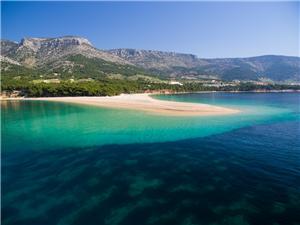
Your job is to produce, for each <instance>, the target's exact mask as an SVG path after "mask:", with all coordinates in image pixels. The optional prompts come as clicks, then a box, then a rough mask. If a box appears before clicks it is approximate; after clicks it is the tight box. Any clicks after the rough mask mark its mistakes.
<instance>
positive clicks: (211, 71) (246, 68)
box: [108, 49, 300, 81]
mask: <svg viewBox="0 0 300 225" xmlns="http://www.w3.org/2000/svg"><path fill="white" fill-rule="evenodd" d="M108 52H110V53H112V54H114V55H116V56H119V57H120V58H123V59H125V60H126V61H129V62H131V63H133V64H134V65H136V66H141V67H143V68H145V69H148V70H151V71H154V72H158V73H160V74H162V75H166V76H171V77H177V78H190V79H191V78H207V77H211V78H214V77H215V78H220V79H225V80H234V79H239V80H258V79H270V80H274V81H286V80H300V58H299V57H289V56H275V55H266V56H257V57H250V58H223V59H222V58H221V59H203V58H197V56H195V55H191V54H182V53H173V52H161V51H151V50H149V51H147V50H134V49H113V50H109V51H108Z"/></svg>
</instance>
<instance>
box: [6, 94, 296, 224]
mask: <svg viewBox="0 0 300 225" xmlns="http://www.w3.org/2000/svg"><path fill="white" fill-rule="evenodd" d="M154 98H158V99H163V100H172V101H183V102H199V103H208V104H213V105H220V106H225V107H231V108H237V109H239V110H241V113H239V114H234V115H226V116H203V117H174V116H171V117H169V116H159V115H151V114H148V113H145V112H139V111H134V110H116V109H105V108H98V107H93V106H81V105H75V104H66V103H54V102H46V101H45V102H40V101H5V102H1V108H2V112H1V113H2V115H1V135H2V141H1V147H2V165H1V169H2V199H1V201H2V204H1V208H2V223H3V224H7V225H12V224H16V225H17V224H18V225H21V224H22V225H23V224H24V225H25V224H26V225H48V224H49V225H50V224H51V225H52V224H61V225H62V224H65V225H69V224H81V225H93V224H97V225H101V224H104V225H135V224H136V225H143V224H150V225H151V224H162V225H164V224H170V225H176V224H182V225H192V224H193V225H196V224H199V225H203V224H208V225H216V224H228V225H235V224H242V225H245V224H254V225H256V224H261V225H268V224H270V225H278V224H280V225H281V224H291V225H296V224H300V216H299V215H300V136H299V134H300V108H299V107H300V102H299V101H300V93H201V94H200V93H197V94H177V95H156V96H154Z"/></svg>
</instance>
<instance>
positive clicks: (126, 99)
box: [1, 94, 240, 116]
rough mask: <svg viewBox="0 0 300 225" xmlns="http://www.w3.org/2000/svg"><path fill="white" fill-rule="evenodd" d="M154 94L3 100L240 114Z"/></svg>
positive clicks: (174, 112)
mask: <svg viewBox="0 0 300 225" xmlns="http://www.w3.org/2000/svg"><path fill="white" fill-rule="evenodd" d="M151 95H153V94H121V95H118V96H111V97H97V96H96V97H92V96H89V97H41V98H11V99H1V100H21V101H52V102H64V103H73V104H81V105H92V106H98V107H104V108H116V109H129V110H139V111H144V112H147V113H151V114H157V115H165V116H217V115H230V114H235V113H239V112H240V111H239V110H236V109H230V108H225V107H220V106H214V105H209V104H200V103H185V102H175V101H164V100H158V99H154V98H151V97H150V96H151Z"/></svg>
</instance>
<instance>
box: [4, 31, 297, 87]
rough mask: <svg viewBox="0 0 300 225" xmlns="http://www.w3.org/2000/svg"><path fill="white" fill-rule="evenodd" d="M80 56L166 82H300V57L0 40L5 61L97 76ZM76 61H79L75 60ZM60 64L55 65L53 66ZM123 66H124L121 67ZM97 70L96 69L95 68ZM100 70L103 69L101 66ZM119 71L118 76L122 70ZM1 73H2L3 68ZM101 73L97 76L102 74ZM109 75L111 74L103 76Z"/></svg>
mask: <svg viewBox="0 0 300 225" xmlns="http://www.w3.org/2000/svg"><path fill="white" fill-rule="evenodd" d="M76 55H80V56H82V57H80V58H81V60H83V61H85V62H86V63H83V64H85V65H86V66H87V65H90V64H91V63H90V62H91V61H92V62H93V65H94V64H97V62H98V61H99V63H100V64H101V63H102V64H103V65H104V64H105V62H107V63H108V64H110V68H113V67H116V68H118V67H120V68H122V66H123V67H126V66H128V67H132V68H131V70H135V69H134V68H136V70H137V71H141V69H142V70H145V71H147V72H146V73H149V75H150V76H151V75H157V76H161V77H163V78H167V79H189V80H197V79H207V78H209V79H215V78H217V79H222V80H235V79H237V80H271V81H280V82H282V81H300V57H297V56H281V55H262V56H251V57H242V58H207V59H206V58H200V57H198V56H196V55H194V54H187V53H176V52H165V51H158V50H143V49H130V48H129V49H128V48H119V49H110V50H101V49H97V48H95V47H94V46H93V45H92V43H91V42H90V41H89V40H88V39H86V38H83V37H79V36H72V35H68V36H62V37H56V38H55V37H54V38H32V37H29V38H24V39H22V40H21V41H20V42H13V41H9V40H1V61H5V62H6V63H8V64H9V63H10V62H12V63H15V64H16V63H19V64H20V65H22V66H25V67H27V68H34V69H42V70H43V71H54V70H58V71H59V70H68V71H69V73H70V74H71V73H72V71H73V68H75V67H76V68H77V67H79V68H80V67H81V66H82V69H81V70H82V71H83V72H84V70H85V69H86V70H87V71H89V72H91V73H93V71H91V70H90V69H89V68H87V67H84V65H83V64H80V61H78V60H77V61H76V62H74V60H73V61H72V60H70V59H72V57H73V56H76ZM73 58H74V57H73ZM54 65H55V66H54ZM118 65H120V66H118ZM95 68H96V67H95ZM97 68H98V70H99V69H100V70H101V68H102V67H101V68H99V67H97ZM120 68H119V69H118V73H119V72H122V70H120ZM1 70H2V69H1ZM97 72H99V71H95V73H97ZM105 73H110V71H108V70H107V69H106V70H105V72H103V73H99V74H105Z"/></svg>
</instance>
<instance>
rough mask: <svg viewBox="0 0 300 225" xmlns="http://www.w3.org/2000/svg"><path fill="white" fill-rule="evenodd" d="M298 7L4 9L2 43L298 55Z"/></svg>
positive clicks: (6, 5) (30, 5) (35, 5)
mask: <svg viewBox="0 0 300 225" xmlns="http://www.w3.org/2000/svg"><path fill="white" fill-rule="evenodd" d="M299 5H300V3H299V2H252V3H251V2H248V3H247V2H210V3H209V2H189V3H187V2H185V3H184V2H2V4H1V23H2V26H1V27H2V32H1V36H2V38H4V39H10V40H14V41H19V40H20V39H21V38H23V37H56V36H64V35H77V36H83V37H86V38H88V39H89V40H90V41H91V42H92V43H93V44H94V46H96V47H97V48H101V49H110V48H138V49H153V50H163V51H176V52H183V53H193V54H196V55H198V56H199V57H209V58H212V57H247V56H255V55H264V54H279V55H294V56H295V55H299V21H300V20H299Z"/></svg>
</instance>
